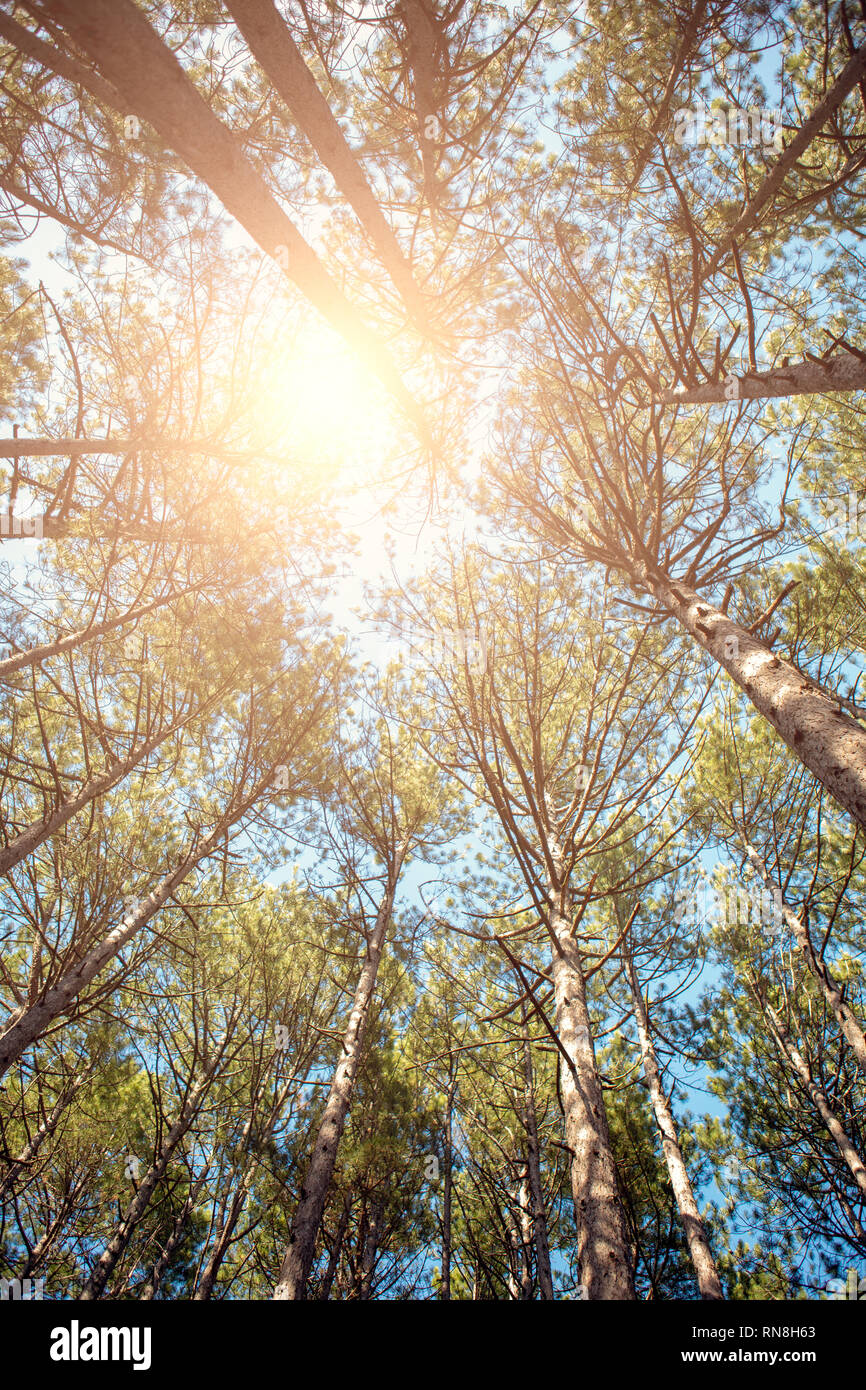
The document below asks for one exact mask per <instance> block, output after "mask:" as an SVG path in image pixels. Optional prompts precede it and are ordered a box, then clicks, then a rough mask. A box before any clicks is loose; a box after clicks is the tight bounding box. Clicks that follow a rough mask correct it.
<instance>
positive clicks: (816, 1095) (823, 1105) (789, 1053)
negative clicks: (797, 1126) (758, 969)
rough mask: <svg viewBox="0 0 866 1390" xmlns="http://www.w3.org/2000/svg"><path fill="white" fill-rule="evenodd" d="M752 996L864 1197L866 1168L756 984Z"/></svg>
mask: <svg viewBox="0 0 866 1390" xmlns="http://www.w3.org/2000/svg"><path fill="white" fill-rule="evenodd" d="M752 993H753V994H754V996H755V998H756V999H757V1001H758V1004H759V1006H760V1008H761V1010H762V1012H763V1014H764V1017H765V1018H766V1020H767V1023H768V1025H769V1029H770V1032H771V1034H772V1036H773V1038H774V1040H775V1042H776V1045H777V1047H778V1048H779V1051H780V1052H781V1053H782V1056H783V1057H785V1058H787V1061H788V1063H789V1065H790V1066H791V1068H792V1070H793V1071H794V1073H795V1075H796V1076H797V1078H798V1080H799V1081H800V1084H801V1085H802V1087H803V1089H804V1091H805V1092H806V1094H807V1095H808V1096H809V1099H810V1100H811V1101H812V1104H813V1105H814V1107H815V1109H816V1110H817V1112H818V1114H819V1115H820V1117H821V1120H822V1122H823V1124H824V1128H825V1129H826V1130H827V1133H828V1134H829V1135H830V1137H831V1138H832V1140H833V1142H834V1144H835V1145H836V1148H837V1149H838V1150H839V1153H840V1155H841V1156H842V1159H843V1160H844V1162H845V1164H846V1166H847V1168H848V1171H849V1172H850V1174H851V1176H852V1177H853V1179H854V1181H855V1182H856V1184H857V1186H858V1187H859V1189H860V1191H861V1192H862V1193H863V1196H864V1197H866V1166H864V1163H863V1160H862V1158H861V1157H860V1155H859V1153H858V1152H857V1150H856V1148H855V1147H854V1145H853V1144H852V1142H851V1140H850V1139H849V1137H848V1135H847V1134H846V1132H845V1130H844V1128H843V1127H842V1124H841V1123H840V1121H839V1117H838V1115H837V1114H836V1112H835V1110H834V1109H833V1106H832V1104H831V1103H830V1098H829V1096H828V1095H827V1093H826V1091H825V1090H824V1088H823V1086H820V1085H819V1084H818V1082H817V1081H815V1079H814V1077H813V1076H812V1069H811V1067H810V1066H809V1063H808V1062H807V1061H806V1059H805V1057H804V1056H803V1055H802V1053H801V1052H800V1051H799V1049H798V1048H797V1047H796V1046H795V1044H794V1041H793V1039H792V1038H791V1035H790V1033H789V1032H788V1029H787V1027H786V1026H785V1023H784V1020H783V1019H782V1017H781V1015H780V1014H778V1013H777V1011H776V1010H775V1009H774V1008H773V1006H772V1005H771V1004H770V1003H769V1002H768V1001H767V999H765V997H764V995H763V992H762V991H761V990H760V989H759V988H758V987H757V985H756V984H753V985H752Z"/></svg>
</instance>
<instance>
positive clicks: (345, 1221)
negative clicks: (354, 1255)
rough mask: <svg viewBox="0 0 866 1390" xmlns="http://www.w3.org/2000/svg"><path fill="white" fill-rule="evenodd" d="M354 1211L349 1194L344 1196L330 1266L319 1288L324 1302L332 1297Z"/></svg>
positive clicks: (320, 1296) (329, 1257)
mask: <svg viewBox="0 0 866 1390" xmlns="http://www.w3.org/2000/svg"><path fill="white" fill-rule="evenodd" d="M351 1211H352V1203H351V1201H350V1200H349V1196H348V1194H346V1195H345V1196H344V1197H343V1207H342V1210H341V1212H340V1220H339V1222H338V1224H337V1234H336V1235H335V1236H334V1244H333V1246H332V1248H331V1253H330V1255H329V1256H328V1268H327V1269H326V1270H325V1277H324V1279H323V1280H322V1287H321V1289H320V1290H319V1298H320V1300H321V1301H322V1302H323V1303H327V1301H328V1299H329V1298H330V1297H331V1287H332V1285H333V1283H334V1276H335V1274H336V1273H337V1269H338V1267H339V1264H340V1256H341V1254H342V1253H343V1241H344V1240H345V1239H346V1232H347V1230H348V1229H349V1216H350V1215H351Z"/></svg>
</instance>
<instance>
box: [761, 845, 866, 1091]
mask: <svg viewBox="0 0 866 1390" xmlns="http://www.w3.org/2000/svg"><path fill="white" fill-rule="evenodd" d="M743 845H744V848H745V851H746V854H747V855H748V857H749V860H750V862H751V863H752V864H753V865H754V867H755V869H756V870H757V872H758V874H759V875H760V877H761V879H762V881H763V883H764V884H765V885H766V887H767V888H768V889H770V890H776V891H779V890H778V888H777V885H776V884H774V883H773V881H772V879H771V878H770V875H769V874H768V873H767V866H766V864H765V863H764V861H763V860H762V859H761V856H760V855H759V854H758V851H757V850H756V849H755V848H754V846H753V845H750V844H749V842H748V840H743ZM782 915H783V917H784V919H785V922H786V923H787V925H788V926H789V927H790V929H791V931H792V933H793V935H794V940H795V941H796V942H797V945H798V946H799V948H800V950H801V951H802V953H803V957H804V959H805V961H806V965H807V966H808V967H809V971H810V973H811V975H812V977H813V979H814V980H815V981H816V983H817V985H818V988H819V989H820V991H821V993H822V994H823V996H824V998H825V1000H826V1001H827V1003H828V1005H829V1006H830V1008H831V1009H832V1011H833V1013H834V1014H835V1016H836V1021H837V1023H838V1024H839V1027H840V1029H841V1030H842V1035H843V1037H844V1038H845V1041H846V1042H847V1043H848V1046H849V1047H850V1048H851V1051H852V1052H853V1054H854V1058H855V1061H856V1062H857V1065H858V1067H859V1068H860V1070H861V1072H862V1073H863V1074H864V1076H866V1035H864V1033H863V1029H862V1028H861V1027H860V1024H859V1023H858V1022H857V1019H856V1017H855V1015H854V1012H853V1010H852V1009H851V1008H850V1006H849V1005H848V1003H847V1002H846V1000H845V998H844V995H843V994H842V991H841V989H840V988H839V986H838V984H837V983H836V981H835V979H834V978H833V975H832V973H831V971H830V968H829V966H828V965H827V963H826V961H824V960H823V959H822V958H821V957H819V956H818V954H817V952H816V951H815V947H814V946H813V945H812V938H811V936H810V935H809V928H808V927H807V925H806V923H805V922H804V921H803V919H802V918H801V917H800V916H799V914H798V913H796V912H794V910H793V909H792V908H791V907H789V905H788V904H787V903H786V902H785V900H784V898H783V899H782Z"/></svg>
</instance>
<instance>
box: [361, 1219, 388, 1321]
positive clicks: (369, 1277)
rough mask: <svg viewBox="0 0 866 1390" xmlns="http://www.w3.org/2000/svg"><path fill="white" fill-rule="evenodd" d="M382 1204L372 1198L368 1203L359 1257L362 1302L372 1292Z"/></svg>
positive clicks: (380, 1229) (380, 1231)
mask: <svg viewBox="0 0 866 1390" xmlns="http://www.w3.org/2000/svg"><path fill="white" fill-rule="evenodd" d="M383 1212H384V1203H383V1201H382V1199H381V1198H380V1197H373V1198H372V1200H371V1202H370V1219H369V1221H368V1222H367V1230H366V1234H365V1236H364V1249H363V1252H362V1255H361V1292H360V1297H361V1299H362V1300H363V1301H364V1302H367V1301H368V1300H369V1298H370V1294H371V1293H372V1291H373V1273H374V1271H375V1268H376V1256H377V1254H378V1253H379V1240H380V1237H381V1234H382V1215H383Z"/></svg>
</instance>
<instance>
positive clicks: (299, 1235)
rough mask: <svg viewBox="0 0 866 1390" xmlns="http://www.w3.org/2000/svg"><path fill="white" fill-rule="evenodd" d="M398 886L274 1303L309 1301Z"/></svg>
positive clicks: (385, 904) (380, 928) (352, 1017)
mask: <svg viewBox="0 0 866 1390" xmlns="http://www.w3.org/2000/svg"><path fill="white" fill-rule="evenodd" d="M396 884H397V874H396V873H395V874H394V875H393V876H392V877H391V878H390V880H389V883H388V886H387V888H386V890H385V894H384V897H383V898H382V902H381V904H380V906H379V911H378V912H377V914H376V923H375V926H374V928H373V931H372V932H371V934H370V938H369V941H368V943H367V958H366V960H365V962H364V966H363V968H362V970H361V974H360V977H359V979H358V984H357V986H356V988H355V997H354V1000H353V1002H352V1010H351V1013H350V1014H349V1021H348V1023H347V1024H346V1031H345V1033H344V1035H343V1042H342V1047H341V1055H340V1060H339V1062H338V1063H337V1068H336V1070H335V1072H334V1076H333V1079H332V1081H331V1087H330V1090H329V1092H328V1099H327V1102H326V1104H325V1112H324V1114H323V1116H322V1120H321V1124H320V1125H319V1131H318V1134H317V1135H316V1143H315V1147H314V1149H313V1156H312V1158H311V1160H310V1165H309V1168H308V1169H307V1173H306V1177H305V1178H304V1183H303V1186H302V1187H301V1194H300V1200H299V1202H298V1206H297V1210H296V1212H295V1218H294V1221H293V1222H292V1230H291V1234H290V1235H289V1247H288V1250H287V1251H286V1256H285V1259H284V1260H283V1265H282V1268H281V1270H280V1277H279V1282H278V1283H277V1286H276V1288H275V1289H274V1295H273V1296H274V1298H275V1299H304V1298H306V1296H307V1279H308V1278H309V1274H310V1270H311V1269H312V1266H313V1258H314V1255H315V1249H316V1237H317V1235H318V1232H319V1225H320V1222H321V1220H322V1213H323V1211H324V1210H325V1202H326V1200H327V1196H328V1188H329V1187H330V1185H331V1178H332V1177H333V1174H334V1167H335V1165H336V1161H337V1150H338V1148H339V1144H340V1139H341V1137H342V1134H343V1129H344V1127H345V1124H346V1116H347V1114H348V1113H349V1104H350V1102H351V1099H352V1090H353V1088H354V1085H355V1077H356V1076H357V1073H358V1065H359V1063H360V1060H361V1049H362V1047H363V1043H364V1032H365V1029H366V1026H367V1018H368V1015H369V1012H370V1004H371V1002H372V999H373V992H374V990H375V988H376V976H377V975H378V972H379V962H380V961H381V959H382V949H383V947H384V944H385V934H386V932H387V930H388V924H389V922H390V920H391V910H392V908H393V906H394V895H395V892H396Z"/></svg>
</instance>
